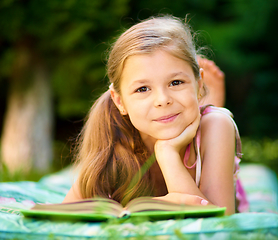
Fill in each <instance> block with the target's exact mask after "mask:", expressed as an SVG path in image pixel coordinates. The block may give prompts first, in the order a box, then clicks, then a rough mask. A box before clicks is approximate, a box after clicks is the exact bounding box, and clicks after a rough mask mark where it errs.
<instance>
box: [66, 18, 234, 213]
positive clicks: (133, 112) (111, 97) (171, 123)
mask: <svg viewBox="0 0 278 240" xmlns="http://www.w3.org/2000/svg"><path fill="white" fill-rule="evenodd" d="M200 61H202V60H200ZM203 61H205V60H203ZM203 65H205V64H203ZM107 67H108V77H109V80H110V82H111V85H110V89H109V90H108V91H107V92H105V93H104V94H103V95H102V96H101V97H100V98H99V99H98V100H97V101H96V103H95V104H94V105H93V107H92V108H91V110H90V113H89V116H88V120H87V122H86V124H85V126H84V128H83V130H82V132H81V137H80V142H79V152H78V158H77V160H78V161H79V163H80V172H79V177H78V179H77V181H76V182H75V183H74V185H73V186H72V188H71V190H70V191H69V193H68V194H67V196H66V198H65V200H64V202H70V201H76V200H79V199H83V198H89V197H93V196H103V197H109V198H112V199H115V200H117V201H119V202H121V203H122V204H123V205H125V204H126V203H127V202H129V201H130V200H131V199H133V198H135V197H139V196H145V195H148V196H154V197H157V198H160V199H163V200H167V201H173V202H178V203H186V204H204V205H206V204H208V203H212V204H215V205H218V206H225V207H227V211H226V214H232V213H234V212H235V188H234V181H235V179H234V177H235V172H236V169H237V168H236V164H237V163H235V136H236V135H237V134H236V133H237V130H236V126H235V124H234V123H233V121H232V119H231V117H230V115H229V114H230V113H229V111H228V110H224V109H221V108H215V107H211V106H208V107H202V108H201V114H200V110H199V103H200V101H201V99H202V95H204V93H205V91H204V86H203V80H202V79H203V75H204V72H203V70H202V69H200V68H199V65H198V62H197V56H196V50H195V46H194V44H193V41H192V36H191V33H190V30H189V27H188V26H187V25H186V24H184V23H182V21H180V20H179V19H177V18H174V17H171V16H164V17H156V18H151V19H148V20H146V21H143V22H141V23H138V24H136V25H134V26H133V27H131V28H130V29H128V30H127V31H126V32H124V33H123V34H122V35H121V36H120V37H119V38H118V40H117V41H116V42H115V44H114V46H113V48H112V50H111V52H110V56H109V59H108V64H107ZM208 113H209V114H208ZM152 154H154V155H155V159H156V161H155V162H154V163H153V164H149V163H150V161H151V159H152V158H151V157H150V156H151V155H152ZM148 164H149V165H151V166H149V168H148V169H147V170H146V171H145V170H144V169H145V168H146V165H148ZM142 166H144V167H142ZM138 173H140V174H139V176H140V179H138V181H135V182H134V181H132V180H134V176H138ZM130 183H132V185H131V184H130Z"/></svg>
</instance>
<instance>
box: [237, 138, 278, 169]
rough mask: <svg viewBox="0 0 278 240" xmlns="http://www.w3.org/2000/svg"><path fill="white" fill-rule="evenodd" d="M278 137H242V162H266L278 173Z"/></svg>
mask: <svg viewBox="0 0 278 240" xmlns="http://www.w3.org/2000/svg"><path fill="white" fill-rule="evenodd" d="M277 149H278V139H276V140H272V139H269V138H264V139H254V138H253V139H252V138H249V137H244V138H242V152H243V156H242V162H244V163H259V164H265V165H267V166H268V167H270V168H271V169H272V170H274V171H275V172H276V173H277V174H278V164H277V161H278V151H277Z"/></svg>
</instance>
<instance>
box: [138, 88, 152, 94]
mask: <svg viewBox="0 0 278 240" xmlns="http://www.w3.org/2000/svg"><path fill="white" fill-rule="evenodd" d="M148 90H149V88H148V87H140V88H138V89H137V90H136V92H139V93H142V92H147V91H148Z"/></svg>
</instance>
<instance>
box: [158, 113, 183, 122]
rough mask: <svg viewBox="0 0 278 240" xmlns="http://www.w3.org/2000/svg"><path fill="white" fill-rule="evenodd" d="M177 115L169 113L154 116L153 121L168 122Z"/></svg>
mask: <svg viewBox="0 0 278 240" xmlns="http://www.w3.org/2000/svg"><path fill="white" fill-rule="evenodd" d="M178 115H179V113H177V114H170V115H167V116H163V117H160V118H156V119H154V120H153V121H155V122H159V123H169V122H173V121H174V120H175V119H176V118H177V117H178Z"/></svg>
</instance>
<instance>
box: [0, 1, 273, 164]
mask: <svg viewBox="0 0 278 240" xmlns="http://www.w3.org/2000/svg"><path fill="white" fill-rule="evenodd" d="M158 14H172V15H174V16H177V17H181V18H184V17H185V16H186V15H187V14H188V15H187V19H188V21H189V24H190V25H191V26H192V29H193V30H194V31H196V32H197V33H198V34H197V35H196V41H197V44H198V45H200V46H203V45H205V46H207V49H208V50H207V51H206V52H204V53H205V54H206V55H207V56H208V57H209V58H211V59H213V60H214V61H215V62H216V64H217V65H219V66H220V68H221V69H222V70H223V71H224V72H225V74H226V86H227V99H226V106H227V107H228V108H229V109H230V110H231V111H232V112H233V113H234V115H235V120H236V122H237V124H238V126H239V130H240V132H241V135H242V136H244V137H245V138H244V139H245V140H244V145H243V146H244V150H246V151H244V153H245V155H244V160H246V161H267V162H272V163H273V164H275V162H276V160H277V157H275V156H277V152H278V148H277V147H276V146H277V141H276V140H272V139H277V138H278V128H277V127H276V123H277V122H278V115H277V113H276V109H277V107H278V106H277V105H278V94H277V89H278V81H277V80H276V78H277V75H278V68H277V66H276V62H277V60H276V58H277V55H278V44H277V35H278V32H277V30H276V28H277V26H276V23H277V20H278V19H277V18H278V17H277V16H278V1H276V0H236V1H235V0H176V1H169V0H156V1H149V0H140V1H139V0H63V1H60V0H40V1H38V0H2V1H0V62H1V64H0V94H1V95H0V100H1V103H0V108H3V106H4V104H5V97H6V95H7V89H8V85H9V78H10V76H11V75H12V74H13V67H12V66H13V62H14V59H15V57H16V49H17V48H18V46H20V45H21V44H24V45H26V46H28V47H29V48H30V49H31V50H32V51H33V52H34V53H35V54H36V56H37V57H38V59H43V61H44V63H45V64H46V66H47V68H48V71H49V76H50V79H49V81H51V84H52V89H53V101H54V104H55V114H56V121H58V122H60V123H59V124H58V127H57V129H56V131H57V132H63V133H64V136H66V137H69V136H72V134H74V135H75V134H76V133H77V132H78V131H77V132H74V133H73V132H72V128H74V127H73V125H74V123H75V120H76V119H79V120H80V119H82V118H83V117H84V116H85V115H86V114H87V112H88V109H89V107H90V106H91V104H92V103H93V101H94V100H95V99H96V98H97V97H98V96H99V95H100V93H101V92H103V91H104V90H105V89H106V88H107V79H106V73H105V61H106V60H105V55H106V53H107V52H106V50H107V49H108V48H109V45H110V44H111V43H112V42H113V41H114V37H115V36H117V35H119V34H120V32H121V31H122V30H123V29H124V28H128V27H129V26H131V25H132V24H134V23H137V22H138V21H139V20H142V19H145V18H148V17H149V16H153V15H158ZM1 121H2V119H0V124H1ZM65 122H70V123H72V127H71V125H70V124H64V123H65ZM77 125H78V127H80V125H81V124H80V122H79V123H78V124H77ZM75 126H76V125H75ZM63 128H64V130H61V129H63ZM65 132H66V133H68V135H67V134H65ZM75 136H76V135H75ZM56 137H57V135H56ZM73 137H74V136H73ZM58 138H59V140H65V139H62V137H58ZM252 139H253V140H252ZM254 139H259V140H254ZM245 144H246V146H245ZM58 145H59V146H62V144H61V142H58ZM66 148H67V147H66ZM55 149H60V148H59V147H56V148H55ZM55 151H56V150H55ZM58 151H59V150H58ZM275 154H276V155H275ZM58 155H59V154H58ZM59 159H60V158H59Z"/></svg>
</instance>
